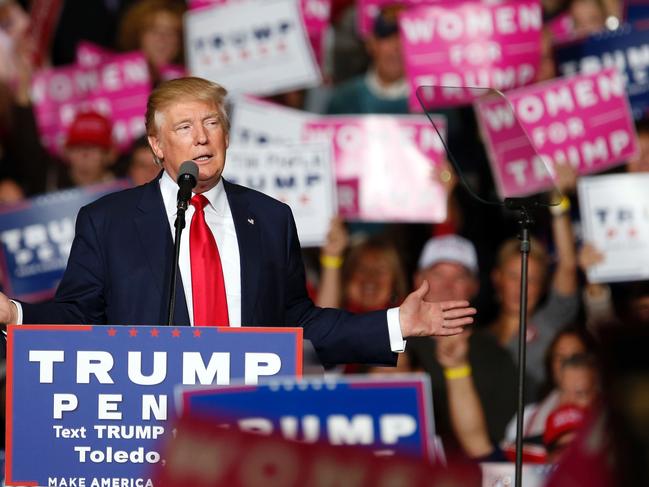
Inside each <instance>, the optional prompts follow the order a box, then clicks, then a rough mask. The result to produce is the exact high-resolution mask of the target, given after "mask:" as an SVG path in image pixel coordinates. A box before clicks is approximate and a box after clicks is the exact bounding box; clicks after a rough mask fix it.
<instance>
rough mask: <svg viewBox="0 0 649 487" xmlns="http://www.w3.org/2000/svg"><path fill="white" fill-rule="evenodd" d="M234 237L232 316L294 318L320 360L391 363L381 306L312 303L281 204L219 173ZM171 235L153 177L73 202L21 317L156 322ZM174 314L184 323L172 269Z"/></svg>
mask: <svg viewBox="0 0 649 487" xmlns="http://www.w3.org/2000/svg"><path fill="white" fill-rule="evenodd" d="M224 187H225V192H226V194H227V198H228V202H229V204H230V209H231V211H232V217H233V219H234V225H235V228H236V232H237V240H238V242H239V253H240V261H241V294H242V298H241V299H242V303H241V321H242V323H243V324H244V325H247V326H302V327H303V328H304V337H305V338H306V339H309V340H311V341H312V342H313V345H314V347H315V349H316V351H317V352H318V355H319V357H320V360H321V361H322V362H323V363H345V362H358V363H373V364H394V363H395V362H396V354H394V353H393V352H392V351H391V350H390V341H389V336H388V327H387V316H386V312H385V311H378V312H373V313H367V314H363V315H353V314H351V313H347V312H345V311H342V310H336V309H323V308H318V307H316V306H314V305H313V303H312V302H311V300H310V299H309V297H308V296H307V293H306V286H305V277H304V266H303V263H302V257H301V251H300V244H299V241H298V237H297V231H296V227H295V222H294V220H293V215H292V213H291V210H290V208H289V207H288V206H287V205H285V204H283V203H280V202H279V201H276V200H274V199H272V198H270V197H268V196H266V195H264V194H262V193H260V192H258V191H254V190H251V189H249V188H245V187H243V186H238V185H235V184H231V183H228V182H227V181H224ZM172 255H173V238H172V234H171V231H170V228H169V220H168V218H167V214H166V212H165V208H164V203H163V200H162V194H161V192H160V185H159V178H156V179H155V180H153V181H151V182H150V183H148V184H145V185H143V186H138V187H137V188H133V189H128V190H125V191H120V192H118V193H114V194H111V195H108V196H105V197H103V198H101V199H99V200H98V201H96V202H94V203H92V204H90V205H88V206H85V207H84V208H82V209H81V210H80V211H79V215H78V216H77V223H76V234H75V238H74V242H73V244H72V249H71V252H70V257H69V259H68V265H67V268H66V271H65V274H64V276H63V279H62V281H61V283H60V285H59V287H58V290H57V292H56V296H55V298H54V300H53V301H52V302H48V303H41V304H26V303H22V306H23V322H24V323H84V324H111V325H156V326H158V325H163V324H165V323H166V322H167V300H168V294H169V281H170V279H171V262H172ZM174 322H175V323H176V324H177V325H188V324H189V323H190V321H189V315H188V311H187V303H186V301H185V293H184V289H183V283H182V281H181V279H180V276H178V285H177V293H176V309H175V315H174Z"/></svg>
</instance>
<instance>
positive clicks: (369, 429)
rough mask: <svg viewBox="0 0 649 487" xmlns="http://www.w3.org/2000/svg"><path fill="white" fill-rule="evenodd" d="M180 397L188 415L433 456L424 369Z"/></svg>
mask: <svg viewBox="0 0 649 487" xmlns="http://www.w3.org/2000/svg"><path fill="white" fill-rule="evenodd" d="M177 400H178V403H179V406H178V407H179V408H180V409H181V415H182V416H183V417H184V416H186V415H187V416H191V415H198V416H201V417H214V418H216V419H217V420H219V422H221V423H222V424H227V425H236V426H237V427H238V428H239V429H241V430H244V431H252V432H256V433H261V434H268V435H270V434H279V435H281V436H283V437H284V438H286V439H289V440H298V441H301V442H305V443H319V442H321V443H329V444H332V445H358V446H363V447H366V448H369V449H371V450H373V451H374V452H375V453H377V454H382V455H393V454H399V455H407V456H415V457H420V458H431V457H432V454H431V448H430V447H431V444H432V439H433V438H434V436H433V429H434V428H433V423H434V420H433V416H432V402H431V393H430V382H429V379H428V377H427V376H424V375H421V374H412V375H404V376H401V377H379V378H377V377H374V378H370V377H367V376H341V377H335V378H327V379H313V378H307V379H282V380H271V381H265V382H264V383H263V384H259V385H257V386H236V385H231V386H228V387H220V388H213V387H212V388H210V387H207V388H203V387H201V388H187V389H180V390H179V391H178V393H177Z"/></svg>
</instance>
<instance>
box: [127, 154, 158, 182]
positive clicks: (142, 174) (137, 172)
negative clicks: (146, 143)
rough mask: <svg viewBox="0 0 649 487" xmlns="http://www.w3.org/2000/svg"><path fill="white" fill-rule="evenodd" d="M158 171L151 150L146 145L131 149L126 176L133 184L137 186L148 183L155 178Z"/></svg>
mask: <svg viewBox="0 0 649 487" xmlns="http://www.w3.org/2000/svg"><path fill="white" fill-rule="evenodd" d="M159 172H160V168H159V167H158V166H156V163H155V161H154V160H153V156H152V155H151V151H150V150H149V149H148V148H147V147H140V148H138V149H135V151H133V154H132V155H131V161H130V164H129V166H128V176H129V177H130V178H131V181H133V184H134V185H136V186H139V185H141V184H145V183H148V182H149V181H151V180H152V179H153V178H155V177H156V176H157V175H158V173H159Z"/></svg>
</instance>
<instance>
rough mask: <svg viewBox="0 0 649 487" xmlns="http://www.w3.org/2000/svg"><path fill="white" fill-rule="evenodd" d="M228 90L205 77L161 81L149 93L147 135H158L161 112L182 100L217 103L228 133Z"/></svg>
mask: <svg viewBox="0 0 649 487" xmlns="http://www.w3.org/2000/svg"><path fill="white" fill-rule="evenodd" d="M227 94H228V92H227V90H226V89H225V88H223V87H222V86H221V85H219V84H217V83H214V82H213V81H208V80H206V79H203V78H194V77H188V78H178V79H172V80H169V81H165V82H164V83H161V84H160V85H159V86H158V87H157V88H156V89H155V90H153V91H152V92H151V94H150V95H149V100H148V101H147V104H146V116H145V126H146V133H147V135H156V134H157V132H158V129H159V128H160V116H161V113H162V112H163V111H164V110H166V109H167V108H169V107H170V106H172V105H174V104H175V103H178V102H180V101H202V102H205V103H213V104H214V105H216V108H217V111H218V114H219V119H220V122H221V125H222V126H223V130H224V131H225V133H226V134H228V133H229V132H230V120H229V119H228V114H227V112H226V110H225V97H226V96H227Z"/></svg>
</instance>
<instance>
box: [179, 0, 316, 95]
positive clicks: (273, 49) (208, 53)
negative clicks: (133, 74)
mask: <svg viewBox="0 0 649 487" xmlns="http://www.w3.org/2000/svg"><path fill="white" fill-rule="evenodd" d="M185 45H186V49H187V61H188V67H189V72H190V73H191V74H192V75H195V76H200V77H203V78H207V79H210V80H213V81H215V82H217V83H219V84H221V85H223V86H224V87H225V88H226V89H227V90H228V91H229V92H231V93H246V94H253V95H272V94H277V93H282V92H285V91H290V90H295V89H301V88H310V87H314V86H317V85H319V84H320V81H321V78H320V71H319V70H318V66H317V63H316V60H315V57H314V55H313V51H312V49H311V46H310V44H309V41H308V37H307V34H306V30H305V28H304V24H303V21H302V18H301V14H300V7H299V3H298V0H241V1H237V2H235V3H232V4H225V5H215V6H213V7H209V8H205V9H200V10H190V11H188V12H187V13H186V14H185Z"/></svg>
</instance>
